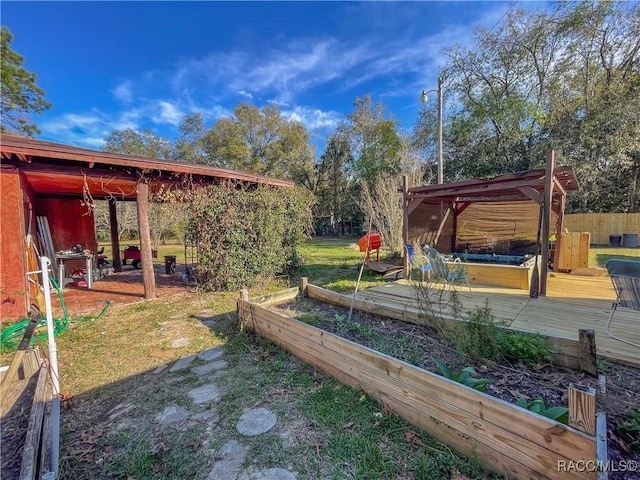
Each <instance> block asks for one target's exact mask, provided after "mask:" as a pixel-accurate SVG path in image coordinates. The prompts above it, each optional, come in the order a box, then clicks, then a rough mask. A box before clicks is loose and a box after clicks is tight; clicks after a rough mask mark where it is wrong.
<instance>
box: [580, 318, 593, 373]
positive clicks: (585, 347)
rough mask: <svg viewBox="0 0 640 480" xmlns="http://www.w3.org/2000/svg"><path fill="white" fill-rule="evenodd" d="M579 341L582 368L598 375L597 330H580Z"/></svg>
mask: <svg viewBox="0 0 640 480" xmlns="http://www.w3.org/2000/svg"><path fill="white" fill-rule="evenodd" d="M578 342H579V344H580V370H582V371H583V372H587V373H588V374H589V375H593V376H594V377H597V376H598V368H597V366H596V332H595V331H594V330H578Z"/></svg>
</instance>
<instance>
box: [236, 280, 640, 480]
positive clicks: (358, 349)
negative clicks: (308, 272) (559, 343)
mask: <svg viewBox="0 0 640 480" xmlns="http://www.w3.org/2000/svg"><path fill="white" fill-rule="evenodd" d="M304 290H305V292H307V293H308V294H309V296H310V297H312V296H320V297H325V298H323V300H326V297H331V296H332V295H337V296H338V297H343V298H346V299H348V298H349V297H344V296H341V295H339V294H335V293H334V292H329V291H327V290H324V289H319V287H315V286H312V285H309V286H306V285H305V286H304ZM327 292H328V293H327ZM295 295H296V291H295V289H290V290H288V291H284V292H281V293H279V294H276V295H272V296H270V297H269V298H261V299H257V300H260V301H263V302H266V303H267V304H271V305H273V304H275V303H280V304H281V305H280V306H279V307H278V310H279V312H274V311H272V310H274V309H275V308H273V307H272V308H271V309H267V308H265V306H264V305H259V303H260V302H256V301H252V302H248V301H240V302H239V304H238V307H239V313H240V319H241V321H242V322H243V323H244V324H245V325H246V326H247V327H248V328H253V329H255V331H256V332H257V333H259V334H260V335H263V336H265V337H266V338H269V339H271V340H272V341H274V342H276V343H278V344H280V345H282V346H283V347H285V348H286V349H288V350H290V351H292V352H293V353H294V354H295V355H297V356H298V357H300V358H302V359H303V360H305V361H307V362H309V363H311V364H313V365H315V366H317V367H318V368H320V369H322V370H324V371H325V372H327V373H329V374H330V375H332V376H334V377H336V378H338V379H339V380H341V381H343V382H344V383H346V384H348V385H350V386H352V387H354V388H359V389H362V390H364V391H367V392H368V393H369V394H371V395H372V396H374V397H376V398H377V399H378V400H380V401H381V402H383V403H384V404H385V405H386V406H387V407H388V408H389V409H391V410H392V411H394V412H396V413H397V414H399V415H400V416H402V417H404V418H405V419H407V420H409V421H410V422H411V423H413V424H415V425H416V426H419V427H420V428H422V429H423V430H425V431H427V432H428V433H430V434H431V435H432V436H434V437H435V438H438V439H439V440H441V441H443V442H445V443H447V444H449V445H450V446H452V447H453V448H455V449H456V450H458V451H460V452H462V453H465V454H467V455H469V456H473V457H476V458H478V459H479V460H480V461H481V463H482V464H483V465H484V466H485V467H487V468H488V469H490V470H492V471H496V472H498V473H502V474H506V475H508V476H509V478H591V479H595V478H596V475H597V474H596V472H595V471H591V472H585V471H582V472H578V471H559V465H570V464H571V462H577V461H580V460H582V461H584V462H589V461H591V462H595V461H596V458H602V457H603V456H604V455H605V452H606V448H604V447H603V446H602V442H601V444H600V445H601V453H600V455H601V456H600V457H598V455H597V454H596V450H597V445H598V441H597V438H596V436H595V435H588V434H585V433H584V432H581V431H579V430H578V429H575V428H572V427H568V426H566V425H563V424H561V423H558V422H555V421H552V420H549V419H547V418H544V417H541V416H539V415H536V414H533V413H531V412H529V411H527V410H525V409H522V408H520V407H517V406H515V405H514V404H513V402H515V398H516V396H517V395H524V396H526V397H529V398H531V399H535V398H537V397H538V396H540V397H542V398H544V400H545V402H546V403H547V405H553V404H554V402H556V401H558V400H562V401H561V402H560V403H564V404H565V405H566V404H567V398H566V397H567V387H568V385H569V383H570V382H573V383H580V384H583V385H592V386H594V387H597V380H595V379H593V380H591V379H590V378H589V377H587V376H585V375H584V374H582V373H576V372H570V371H567V370H566V369H565V370H564V372H563V371H562V370H563V369H555V370H554V369H552V368H551V367H543V368H539V369H538V370H536V369H535V368H529V369H523V368H513V367H511V368H509V367H504V368H502V369H497V370H496V371H495V372H490V371H487V370H482V371H481V372H480V375H481V376H482V377H489V378H491V379H492V385H490V386H489V388H488V389H487V391H488V392H490V393H491V395H487V394H485V393H482V392H477V391H475V390H473V389H470V388H468V387H465V386H463V385H460V384H458V383H455V382H451V381H449V380H447V379H446V378H444V377H441V376H440V375H436V374H434V373H431V372H429V371H428V369H432V368H433V361H432V360H431V358H432V357H436V358H440V359H441V360H447V361H448V363H450V365H451V366H452V368H457V369H459V368H461V367H464V366H465V365H464V363H461V360H459V359H458V360H456V359H454V358H453V357H452V355H451V352H450V350H451V349H448V348H447V347H446V346H444V345H442V344H440V343H439V342H437V341H436V340H434V339H432V338H430V337H429V335H428V332H427V331H426V330H425V327H423V326H418V325H410V324H407V323H405V322H397V321H394V320H389V319H384V320H380V318H379V317H380V316H382V317H388V316H389V314H393V313H394V311H393V309H391V307H385V306H382V307H381V306H380V305H375V304H370V303H369V302H363V301H356V302H355V303H354V308H355V309H356V310H358V309H365V310H366V309H369V311H371V310H374V314H375V315H377V318H376V319H374V318H373V317H371V315H369V314H367V315H363V314H358V313H356V314H355V315H354V318H353V321H352V322H350V323H349V324H347V323H346V322H344V321H341V320H338V321H336V319H342V320H343V319H344V318H346V315H347V311H346V310H343V309H342V308H339V307H333V306H331V305H327V303H325V302H324V301H323V302H316V301H315V300H309V299H298V300H297V301H294V302H293V303H291V301H290V303H286V304H284V305H282V302H286V301H287V298H288V299H292V298H293V297H294V296H295ZM309 302H314V303H313V304H312V305H311V306H310V305H309ZM336 303H338V302H336ZM347 307H348V305H347ZM310 311H311V312H313V321H310V322H309V323H313V326H312V325H308V324H306V323H304V322H301V321H297V320H294V319H293V318H291V317H292V316H297V317H299V318H302V319H306V320H305V321H309V318H310V313H309V312H310ZM409 313H410V312H409ZM407 314H408V312H407V310H398V309H396V311H395V315H396V318H398V317H399V318H402V317H406V316H407ZM409 316H411V315H409ZM405 319H406V318H405ZM318 327H320V328H318ZM366 329H369V330H371V329H377V332H376V335H373V337H376V336H377V337H378V338H379V339H383V341H380V342H378V344H377V345H376V344H375V341H374V342H373V344H371V345H369V346H370V347H372V348H368V346H367V335H362V333H363V330H366ZM329 330H333V331H334V333H330V332H329ZM345 337H347V338H345ZM352 340H353V341H352ZM407 340H408V341H407ZM394 341H397V343H398V344H400V343H402V342H404V344H403V345H404V347H403V346H400V347H399V348H398V349H396V351H402V350H403V348H404V351H405V353H406V356H405V358H403V359H398V358H392V357H390V356H387V355H384V354H383V353H381V352H379V351H375V350H374V348H377V349H379V350H387V351H388V350H392V349H391V348H387V347H389V346H390V345H391V344H393V342H394ZM356 342H357V343H356ZM369 343H371V342H369ZM575 343H577V342H575ZM576 348H577V347H576ZM400 356H402V355H400ZM403 360H408V361H410V362H411V363H413V364H414V365H411V364H409V363H405V361H403ZM456 362H457V363H456ZM420 367H422V368H420ZM624 368H629V367H624ZM433 369H434V368H433ZM434 370H435V369H434ZM616 373H617V371H616ZM536 374H538V375H536ZM545 377H546V378H545ZM543 380H546V381H543ZM514 385H515V386H514ZM609 394H610V395H614V396H615V395H617V394H620V392H616V391H615V389H613V390H612V391H611V392H610V393H609ZM623 394H624V393H623ZM496 397H499V398H496ZM500 398H502V399H500ZM638 398H640V394H639V395H638ZM612 400H613V399H612ZM613 401H615V400H613ZM575 410H576V409H575V406H574V412H573V414H574V417H575V415H576V411H575ZM601 419H602V420H604V416H602V417H601ZM583 426H584V427H587V428H595V418H591V419H585V422H584V425H583ZM600 427H601V429H602V430H603V431H604V430H605V426H604V422H603V421H601V422H600ZM601 438H604V435H601ZM615 453H616V451H615V450H614V456H613V457H612V460H614V461H616V460H620V458H619V456H618V457H616V455H615ZM603 476H604V475H603V473H600V474H599V476H598V477H597V478H603ZM611 478H633V477H629V476H625V475H624V474H620V475H618V476H615V477H611Z"/></svg>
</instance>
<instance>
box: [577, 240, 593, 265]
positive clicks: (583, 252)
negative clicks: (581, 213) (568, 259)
mask: <svg viewBox="0 0 640 480" xmlns="http://www.w3.org/2000/svg"><path fill="white" fill-rule="evenodd" d="M590 238H591V236H590V235H589V232H582V233H580V246H579V248H580V257H579V259H578V266H577V268H588V267H589V247H590V245H591V240H590Z"/></svg>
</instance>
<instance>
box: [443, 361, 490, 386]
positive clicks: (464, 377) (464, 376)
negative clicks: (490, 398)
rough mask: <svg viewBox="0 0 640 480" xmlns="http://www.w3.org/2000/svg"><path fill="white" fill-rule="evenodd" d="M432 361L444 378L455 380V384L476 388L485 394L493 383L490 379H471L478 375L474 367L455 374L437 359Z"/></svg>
mask: <svg viewBox="0 0 640 480" xmlns="http://www.w3.org/2000/svg"><path fill="white" fill-rule="evenodd" d="M432 360H433V361H434V362H435V364H436V366H437V367H438V369H439V370H440V371H441V372H442V376H443V377H445V378H448V379H449V380H453V381H454V382H458V383H461V384H462V385H465V386H467V387H471V388H474V389H476V390H478V391H480V392H484V389H485V387H486V386H487V385H488V384H489V383H491V380H489V379H488V378H473V377H471V376H470V375H477V374H478V373H477V372H476V371H475V369H474V368H473V367H465V368H463V369H462V370H460V371H459V372H458V373H453V372H452V371H451V369H450V368H449V367H448V366H447V365H446V364H445V363H443V362H441V361H440V360H438V359H435V358H434V359H432Z"/></svg>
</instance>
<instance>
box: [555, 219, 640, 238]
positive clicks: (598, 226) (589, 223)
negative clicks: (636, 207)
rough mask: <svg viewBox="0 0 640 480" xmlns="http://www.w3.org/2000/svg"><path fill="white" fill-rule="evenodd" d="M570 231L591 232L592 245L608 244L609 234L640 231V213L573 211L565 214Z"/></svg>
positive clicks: (565, 224) (565, 221)
mask: <svg viewBox="0 0 640 480" xmlns="http://www.w3.org/2000/svg"><path fill="white" fill-rule="evenodd" d="M564 227H565V228H566V229H568V230H569V231H570V232H589V233H590V234H591V244H592V245H608V244H609V235H622V234H624V233H639V232H640V213H573V214H569V215H565V216H564Z"/></svg>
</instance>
